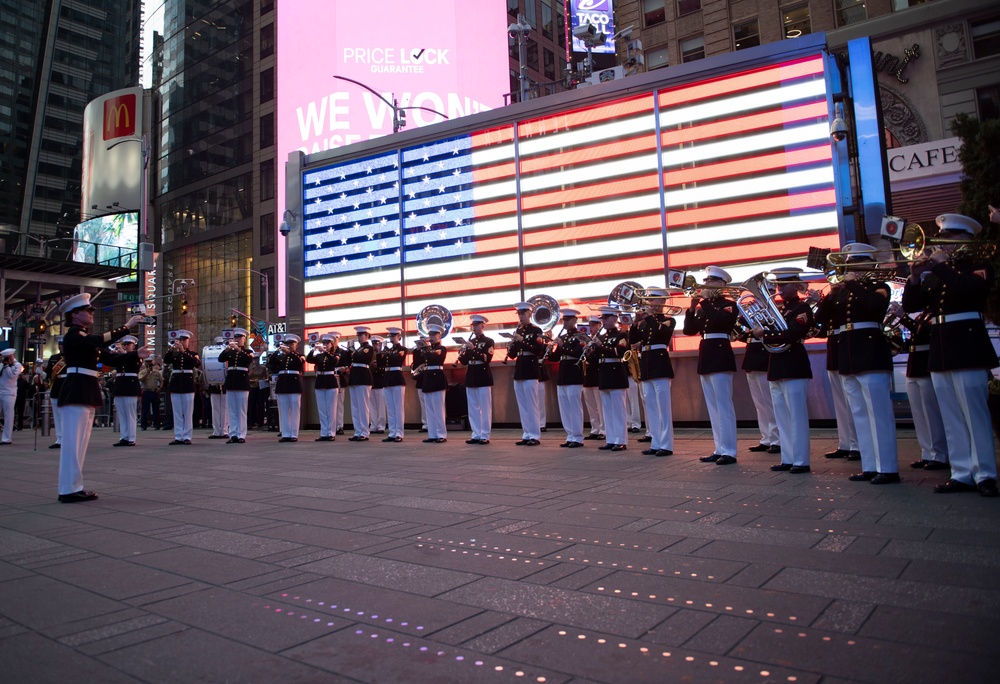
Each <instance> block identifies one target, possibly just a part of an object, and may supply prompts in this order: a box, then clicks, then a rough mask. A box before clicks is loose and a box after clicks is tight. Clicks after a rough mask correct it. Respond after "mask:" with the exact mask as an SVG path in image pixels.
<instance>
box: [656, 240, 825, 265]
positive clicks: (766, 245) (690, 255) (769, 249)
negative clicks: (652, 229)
mask: <svg viewBox="0 0 1000 684" xmlns="http://www.w3.org/2000/svg"><path fill="white" fill-rule="evenodd" d="M667 245H668V246H669V245H670V235H669V234H668V235H667ZM810 247H821V248H825V247H830V248H832V249H839V248H840V238H839V237H838V236H837V235H813V236H808V237H800V238H790V239H787V240H771V241H769V242H753V243H745V242H744V243H740V244H736V245H724V246H721V247H701V246H695V247H691V248H690V249H688V250H685V251H670V252H669V253H668V255H667V263H668V267H669V268H673V269H682V268H689V267H691V266H704V265H706V264H716V265H719V266H724V265H726V264H739V263H746V262H750V261H766V260H774V259H780V258H783V257H791V256H801V257H804V256H806V255H807V254H808V253H809V248H810Z"/></svg>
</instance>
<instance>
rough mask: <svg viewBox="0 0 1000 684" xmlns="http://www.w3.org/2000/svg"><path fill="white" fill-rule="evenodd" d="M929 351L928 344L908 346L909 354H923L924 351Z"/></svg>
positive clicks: (929, 346)
mask: <svg viewBox="0 0 1000 684" xmlns="http://www.w3.org/2000/svg"><path fill="white" fill-rule="evenodd" d="M930 350H931V345H929V344H914V345H910V353H913V352H925V351H930Z"/></svg>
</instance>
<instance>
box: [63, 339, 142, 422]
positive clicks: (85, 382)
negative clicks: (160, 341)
mask: <svg viewBox="0 0 1000 684" xmlns="http://www.w3.org/2000/svg"><path fill="white" fill-rule="evenodd" d="M126 335H128V328H124V327H122V328H115V329H114V330H112V331H111V332H110V333H102V334H100V335H89V334H87V329H86V328H84V327H83V326H79V325H74V326H71V327H70V329H69V330H68V331H67V332H66V334H65V335H64V336H63V352H64V354H65V358H66V369H67V372H66V379H65V380H63V382H62V386H61V387H60V389H59V405H60V406H95V407H100V406H103V405H104V397H103V396H102V394H101V383H100V381H99V380H98V379H97V362H98V361H99V360H100V358H101V349H103V348H104V347H106V346H107V345H109V344H111V343H112V342H117V341H118V340H120V339H121V338H123V337H125V336H126ZM71 368H85V369H87V370H90V371H93V372H94V375H87V374H84V373H71V372H69V369H71Z"/></svg>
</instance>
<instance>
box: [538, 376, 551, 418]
mask: <svg viewBox="0 0 1000 684" xmlns="http://www.w3.org/2000/svg"><path fill="white" fill-rule="evenodd" d="M548 385H549V381H548V380H546V381H545V382H539V383H538V427H539V429H541V428H543V427H545V426H546V425H547V424H548V422H549V412H548V410H547V409H548V403H547V402H546V401H545V391H546V388H547V387H548Z"/></svg>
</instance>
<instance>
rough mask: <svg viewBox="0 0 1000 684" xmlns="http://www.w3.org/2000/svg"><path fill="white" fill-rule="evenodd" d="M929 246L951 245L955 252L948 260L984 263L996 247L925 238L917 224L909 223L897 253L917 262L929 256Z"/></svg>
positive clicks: (977, 242)
mask: <svg viewBox="0 0 1000 684" xmlns="http://www.w3.org/2000/svg"><path fill="white" fill-rule="evenodd" d="M930 245H951V246H953V247H955V250H954V251H953V252H952V253H951V256H950V257H949V260H954V259H973V260H976V261H986V260H988V259H991V258H992V257H993V255H994V254H995V253H996V249H997V246H996V245H995V244H993V243H991V242H985V241H983V240H952V239H947V238H936V237H927V235H926V233H924V229H923V228H922V227H921V226H920V224H919V223H911V224H909V225H907V226H906V227H905V228H903V235H902V236H901V237H900V241H899V252H900V254H902V255H903V258H904V259H906V260H907V261H917V260H919V259H921V258H925V257H927V256H929V255H928V254H926V251H927V248H928V247H929V246H930Z"/></svg>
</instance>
